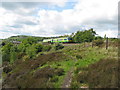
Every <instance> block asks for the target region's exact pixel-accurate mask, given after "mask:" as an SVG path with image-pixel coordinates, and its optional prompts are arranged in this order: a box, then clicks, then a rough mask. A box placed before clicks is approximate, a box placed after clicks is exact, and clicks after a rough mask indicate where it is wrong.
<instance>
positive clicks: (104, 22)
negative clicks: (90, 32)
mask: <svg viewBox="0 0 120 90" xmlns="http://www.w3.org/2000/svg"><path fill="white" fill-rule="evenodd" d="M117 3H118V0H114V1H113V0H78V3H74V5H73V7H72V8H70V9H64V7H65V5H66V2H65V1H63V0H62V1H61V2H40V3H30V2H26V3H22V2H14V3H13V2H11V3H6V2H4V3H3V7H2V8H0V12H1V13H0V20H1V21H0V25H1V26H0V28H1V29H0V31H1V32H2V33H3V32H4V33H3V34H5V35H6V37H8V35H7V34H6V33H7V32H8V33H12V34H13V35H17V34H26V35H36V36H55V35H56V36H57V35H64V34H70V33H73V32H76V31H77V30H85V29H89V28H94V29H95V30H96V32H97V33H98V34H99V35H101V36H104V33H105V34H107V35H108V36H109V37H117V16H118V15H117V14H118V13H117ZM47 5H50V6H51V7H49V6H47ZM46 7H47V8H46ZM52 8H56V9H54V10H53V9H52ZM59 8H62V10H61V11H59V10H58V9H59ZM112 33H114V34H112ZM12 34H10V35H12ZM5 35H4V37H5Z"/></svg>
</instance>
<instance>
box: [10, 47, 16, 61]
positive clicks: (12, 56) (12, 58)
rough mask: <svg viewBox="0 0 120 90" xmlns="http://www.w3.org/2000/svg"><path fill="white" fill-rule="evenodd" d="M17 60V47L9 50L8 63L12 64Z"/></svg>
mask: <svg viewBox="0 0 120 90" xmlns="http://www.w3.org/2000/svg"><path fill="white" fill-rule="evenodd" d="M15 60H17V47H16V46H13V47H11V49H10V63H14V61H15Z"/></svg>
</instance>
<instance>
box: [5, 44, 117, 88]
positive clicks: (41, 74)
mask: <svg viewBox="0 0 120 90" xmlns="http://www.w3.org/2000/svg"><path fill="white" fill-rule="evenodd" d="M90 45H91V43H88V44H86V46H84V44H77V45H66V46H65V47H64V48H63V49H61V50H58V51H49V52H43V54H39V55H37V57H36V58H34V59H32V60H27V61H23V60H20V61H16V62H15V64H13V65H12V66H11V65H9V64H8V66H7V68H6V69H5V70H4V73H3V77H4V78H5V80H4V83H3V87H8V86H9V87H16V88H19V89H20V88H61V86H62V84H63V82H64V80H65V78H66V77H67V76H68V75H67V74H68V72H69V71H70V70H73V72H72V74H71V76H72V78H71V79H72V82H71V85H70V86H69V87H71V88H86V87H87V88H89V87H92V88H93V87H97V88H102V87H108V88H109V86H110V85H111V87H117V84H116V82H117V81H116V80H117V79H116V74H115V71H117V64H116V63H117V57H118V56H117V54H118V51H117V50H118V48H117V47H115V46H109V48H108V50H106V49H105V47H98V46H94V47H93V48H92V47H91V46H90ZM71 68H72V69H71ZM111 68H113V69H112V70H111ZM114 70H115V71H114ZM107 76H108V77H107ZM105 77H106V78H105ZM98 78H99V79H98ZM111 78H112V81H111V82H109V81H110V79H111ZM97 79H98V80H99V81H98V80H97ZM91 82H92V84H91ZM103 82H104V84H102V83H103ZM107 83H109V84H107Z"/></svg>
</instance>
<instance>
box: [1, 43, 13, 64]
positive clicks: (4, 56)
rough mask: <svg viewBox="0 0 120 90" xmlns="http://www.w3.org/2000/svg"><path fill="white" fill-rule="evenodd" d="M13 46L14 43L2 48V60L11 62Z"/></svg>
mask: <svg viewBox="0 0 120 90" xmlns="http://www.w3.org/2000/svg"><path fill="white" fill-rule="evenodd" d="M12 46H13V44H12V43H8V44H6V45H5V46H3V47H2V60H3V61H8V62H10V51H11V47H12Z"/></svg>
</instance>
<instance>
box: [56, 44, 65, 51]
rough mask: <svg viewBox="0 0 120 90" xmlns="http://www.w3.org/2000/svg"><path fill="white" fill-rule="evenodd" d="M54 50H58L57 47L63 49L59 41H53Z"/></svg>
mask: <svg viewBox="0 0 120 90" xmlns="http://www.w3.org/2000/svg"><path fill="white" fill-rule="evenodd" d="M54 48H55V50H59V49H63V48H64V46H63V45H62V44H60V43H55V46H54Z"/></svg>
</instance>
